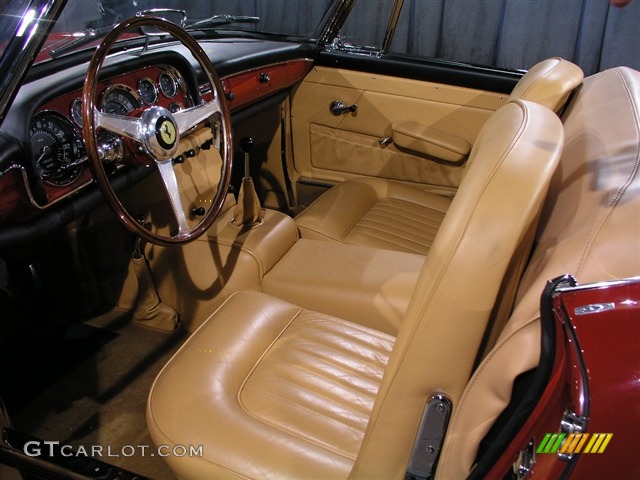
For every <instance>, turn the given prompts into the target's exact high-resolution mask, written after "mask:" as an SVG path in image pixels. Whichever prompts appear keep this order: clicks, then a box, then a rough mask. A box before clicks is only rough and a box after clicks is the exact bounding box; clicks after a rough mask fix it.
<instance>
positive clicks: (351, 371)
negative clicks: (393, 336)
mask: <svg viewBox="0 0 640 480" xmlns="http://www.w3.org/2000/svg"><path fill="white" fill-rule="evenodd" d="M280 348H281V349H282V350H285V349H287V350H289V351H295V352H301V353H303V354H305V355H307V356H308V357H311V358H313V359H315V360H317V361H318V362H321V363H324V364H326V365H329V366H331V367H334V368H339V369H342V370H344V371H345V372H347V373H349V374H350V375H353V376H356V377H358V378H360V379H361V380H364V381H367V382H371V383H375V382H376V378H373V379H372V378H368V377H365V376H364V374H363V372H362V371H360V370H354V369H352V368H349V367H348V366H345V365H343V364H339V363H334V362H331V361H329V360H328V359H325V358H323V357H319V356H317V355H314V354H313V353H312V352H309V351H306V350H296V349H294V348H292V347H280ZM357 360H360V361H361V362H362V363H366V364H367V365H369V366H370V367H371V366H372V364H371V362H367V359H357ZM371 369H372V370H374V368H371ZM378 370H381V369H378ZM382 370H383V369H382Z"/></svg>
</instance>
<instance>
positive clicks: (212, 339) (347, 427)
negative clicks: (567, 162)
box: [147, 101, 563, 479]
mask: <svg viewBox="0 0 640 480" xmlns="http://www.w3.org/2000/svg"><path fill="white" fill-rule="evenodd" d="M562 141H563V131H562V125H561V123H560V120H559V119H558V117H557V116H556V115H554V114H553V113H552V112H551V111H550V110H548V109H546V108H544V107H541V106H540V105H537V104H532V103H528V102H522V101H515V102H511V103H508V104H506V105H505V106H503V107H502V108H501V109H500V110H499V111H498V112H496V114H495V115H494V116H493V117H492V118H491V119H490V120H489V121H488V122H487V124H486V126H485V127H484V128H483V130H482V132H481V133H480V135H479V137H478V141H477V142H476V145H475V146H474V150H473V152H472V154H471V155H472V157H476V158H475V161H474V162H472V163H471V166H470V168H469V172H468V175H467V176H466V178H465V181H464V183H463V185H462V186H461V188H460V191H459V193H458V195H457V196H456V198H455V199H454V200H453V202H452V204H451V207H450V208H449V212H448V214H447V216H446V217H445V219H444V221H443V223H442V226H441V228H440V230H439V232H438V235H437V236H436V238H435V240H434V243H433V246H432V249H431V252H430V254H429V255H428V256H427V257H426V260H425V263H424V265H423V267H422V269H421V271H420V274H419V278H418V280H417V283H416V286H415V290H414V294H413V296H412V297H411V300H410V303H409V306H408V309H407V313H406V315H405V316H404V319H403V321H402V324H401V326H400V329H399V331H398V335H397V337H396V339H395V341H394V339H393V337H391V336H388V335H385V334H383V333H380V332H376V331H375V330H372V329H369V328H366V327H362V326H358V325H356V324H354V323H351V322H347V321H345V320H340V319H336V318H334V317H330V316H328V315H326V314H322V313H316V312H311V311H308V310H305V309H302V308H300V307H297V306H294V305H293V304H290V303H288V302H284V301H283V300H279V299H277V298H275V297H271V296H266V295H264V294H259V293H255V292H245V293H240V294H236V295H234V296H233V297H232V298H231V300H229V301H228V302H226V303H225V304H224V305H223V306H222V307H221V308H220V310H219V311H217V312H216V313H215V314H214V315H212V317H211V318H210V319H209V320H208V321H207V322H206V323H205V324H204V325H203V326H202V327H201V328H200V329H199V330H198V331H197V332H195V333H194V334H193V335H192V337H191V338H190V339H189V341H188V342H187V343H186V344H185V345H184V346H183V347H182V348H181V349H180V351H179V352H178V353H177V354H176V355H175V356H174V358H172V359H171V360H170V362H169V363H168V364H167V366H165V368H164V369H163V371H162V372H161V373H160V374H159V376H158V378H157V379H156V381H155V383H154V386H153V388H152V390H151V393H150V396H149V401H148V408H147V421H148V426H149V430H150V433H151V436H152V439H153V440H154V442H156V443H159V444H169V445H172V444H196V445H198V444H202V445H203V457H167V458H166V460H167V462H169V464H170V466H171V468H172V469H173V470H174V471H175V473H176V474H177V475H178V476H179V477H180V478H184V479H191V478H193V479H203V478H207V479H211V478H229V477H241V478H265V477H270V478H346V477H347V476H348V477H349V478H354V479H360V478H363V479H364V478H367V479H370V478H385V479H393V478H397V479H401V478H404V473H405V468H406V465H407V461H408V457H409V454H410V452H411V450H412V446H413V441H414V438H415V435H416V431H417V428H418V424H419V422H420V417H421V415H422V410H423V407H424V405H425V403H426V401H427V400H428V398H429V396H430V395H432V394H433V393H434V392H443V393H444V394H446V395H448V396H449V397H450V398H451V399H452V400H453V402H454V405H456V404H457V401H458V399H459V397H460V395H461V393H462V390H463V388H464V386H465V385H466V383H467V380H468V378H469V375H470V373H471V368H472V365H473V362H474V359H475V356H476V352H477V350H478V347H479V344H480V341H481V338H482V335H483V332H484V330H485V327H486V323H487V321H488V318H489V316H490V313H491V310H492V307H493V304H494V302H495V300H496V297H497V295H498V291H499V289H500V285H501V282H502V278H503V276H504V274H505V272H506V271H507V268H508V265H509V263H510V260H511V257H512V255H513V254H514V253H515V252H516V250H517V247H518V245H519V244H520V242H521V241H522V239H523V238H524V237H525V234H526V232H527V231H528V230H529V227H530V226H531V224H532V222H533V221H534V220H535V219H536V218H537V215H538V212H539V209H540V206H541V204H542V201H543V198H544V195H545V193H546V190H547V187H548V184H549V181H550V179H551V176H552V174H553V171H554V170H555V168H556V165H557V161H558V158H559V154H560V150H561V146H562ZM488 225H490V226H491V228H487V226H488ZM461 298H463V299H464V300H465V301H464V302H461V301H460V299H461ZM372 401H373V403H372ZM365 425H366V427H365ZM363 429H364V430H363Z"/></svg>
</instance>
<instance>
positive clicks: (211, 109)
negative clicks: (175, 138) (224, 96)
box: [173, 100, 220, 135]
mask: <svg viewBox="0 0 640 480" xmlns="http://www.w3.org/2000/svg"><path fill="white" fill-rule="evenodd" d="M218 112H220V105H219V103H218V102H217V101H215V100H213V101H210V102H202V103H200V104H199V105H196V106H194V107H191V108H186V109H184V110H180V111H178V112H176V113H174V114H173V116H174V118H175V120H176V126H177V127H178V132H179V133H180V135H184V134H185V133H186V132H188V131H189V130H191V129H192V128H193V127H195V126H196V125H198V124H199V123H201V122H204V121H205V120H207V119H208V118H210V117H212V116H213V115H215V114H216V113H218Z"/></svg>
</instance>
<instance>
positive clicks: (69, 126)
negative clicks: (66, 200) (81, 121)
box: [29, 110, 84, 187]
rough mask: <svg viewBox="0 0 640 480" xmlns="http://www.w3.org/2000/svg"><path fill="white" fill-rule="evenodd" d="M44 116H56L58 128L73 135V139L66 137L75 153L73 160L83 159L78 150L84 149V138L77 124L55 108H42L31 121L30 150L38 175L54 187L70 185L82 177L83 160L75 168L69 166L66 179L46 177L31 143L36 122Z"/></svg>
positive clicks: (72, 152)
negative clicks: (56, 179) (55, 179)
mask: <svg viewBox="0 0 640 480" xmlns="http://www.w3.org/2000/svg"><path fill="white" fill-rule="evenodd" d="M42 117H50V118H54V119H55V120H56V122H59V123H58V128H59V129H60V130H61V131H62V132H63V133H67V134H70V135H71V136H72V138H71V139H66V142H67V143H68V144H69V146H70V148H71V150H72V151H71V155H73V158H71V162H77V161H78V160H80V159H82V158H83V157H82V156H80V155H79V152H78V147H81V148H82V149H84V141H83V140H82V136H81V135H80V133H79V132H78V130H77V128H76V126H75V125H74V124H73V123H72V122H71V121H70V120H69V119H68V118H67V117H65V116H64V115H62V114H61V113H60V112H57V111H55V110H42V111H40V112H38V113H36V114H35V115H34V116H33V117H32V118H31V121H30V122H29V150H30V152H31V155H32V158H33V161H34V164H35V167H36V170H37V171H38V177H39V178H40V179H41V180H42V181H43V182H44V183H46V184H47V185H51V186H53V187H66V186H68V185H71V184H73V183H74V182H75V181H76V180H78V178H79V177H80V174H81V173H82V170H83V167H84V165H83V162H78V163H76V164H75V165H74V166H73V168H69V169H68V170H69V172H70V175H69V176H67V177H64V181H52V180H49V179H47V178H45V177H44V176H43V175H42V173H41V172H40V167H39V165H38V163H37V160H36V153H35V152H34V151H33V148H32V147H33V145H32V143H31V138H32V130H33V129H34V128H37V127H36V123H37V122H38V121H39V120H40V119H41V118H42ZM51 134H52V135H53V136H54V137H55V138H58V139H59V137H58V136H57V135H56V134H55V132H51ZM66 157H67V154H65V160H66ZM60 171H61V169H59V168H58V169H57V173H59V172H60Z"/></svg>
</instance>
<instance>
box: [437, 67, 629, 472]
mask: <svg viewBox="0 0 640 480" xmlns="http://www.w3.org/2000/svg"><path fill="white" fill-rule="evenodd" d="M639 112H640V73H639V72H637V71H634V70H631V69H628V68H624V67H621V68H615V69H611V70H607V71H604V72H601V73H598V74H596V75H593V76H591V77H588V78H586V79H585V81H584V85H583V87H582V88H581V90H580V91H579V92H578V94H577V95H576V97H575V100H574V102H572V105H571V106H570V108H569V109H568V110H567V112H566V114H565V118H564V126H565V135H566V142H565V147H564V151H563V153H562V158H561V161H560V167H559V168H558V171H557V174H556V176H555V177H554V181H553V182H552V184H551V188H550V191H549V195H548V198H547V200H546V204H545V207H544V210H543V214H542V218H541V222H540V229H539V232H538V238H537V240H538V242H537V243H538V244H537V247H536V249H535V251H534V253H533V256H532V258H531V261H530V263H529V265H528V267H527V270H526V271H525V275H524V277H523V279H522V281H521V284H520V288H519V292H518V297H517V303H516V306H515V309H514V311H513V314H512V315H511V318H510V319H509V322H508V323H507V325H506V327H505V329H504V330H503V331H502V333H501V335H500V337H499V338H498V342H497V344H496V346H495V348H494V349H493V350H492V351H491V352H490V353H489V354H488V356H487V357H486V358H485V359H484V361H483V362H482V363H481V365H480V366H479V368H478V369H477V371H476V373H475V374H474V376H473V378H472V379H471V381H470V383H469V385H468V386H467V388H466V390H465V392H464V394H463V396H462V399H461V402H460V407H459V408H458V410H457V411H456V412H455V414H454V416H453V418H452V420H451V422H450V425H449V433H448V436H447V439H446V442H445V446H444V449H443V451H442V454H441V458H440V463H439V469H438V477H439V478H442V479H449V478H463V477H465V476H466V475H467V474H468V473H469V471H470V469H471V468H472V466H473V462H474V459H475V457H476V454H477V451H478V445H479V443H480V441H481V439H482V438H483V437H484V435H485V434H486V433H487V432H488V430H489V429H490V427H491V425H492V424H493V422H494V420H495V419H496V418H497V416H498V415H499V414H500V413H501V412H502V410H503V409H504V408H505V407H506V405H507V403H508V402H509V399H510V397H511V388H512V384H513V380H514V378H515V377H517V376H518V375H519V374H521V373H523V372H526V371H528V370H530V369H532V368H535V366H536V365H537V364H538V359H539V355H540V350H539V345H540V313H539V307H538V305H539V298H540V294H541V292H542V290H543V288H544V285H545V283H546V282H547V281H548V280H550V279H552V278H555V277H557V276H560V275H563V274H571V275H574V276H575V277H576V279H577V280H578V282H579V283H591V282H600V281H606V280H614V279H619V278H628V277H632V276H636V275H638V273H639V272H640V195H639V194H638V192H640V173H639V170H640V153H639V152H640V115H639ZM578 333H579V332H578Z"/></svg>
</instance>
